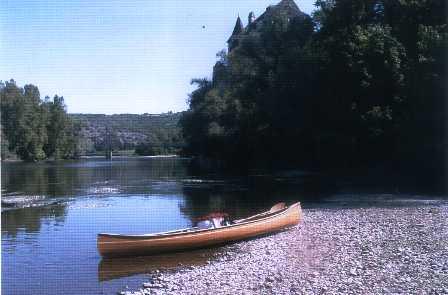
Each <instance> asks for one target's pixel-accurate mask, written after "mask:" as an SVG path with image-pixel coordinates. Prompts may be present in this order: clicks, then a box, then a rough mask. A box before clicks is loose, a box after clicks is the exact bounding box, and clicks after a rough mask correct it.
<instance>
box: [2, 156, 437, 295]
mask: <svg viewBox="0 0 448 295" xmlns="http://www.w3.org/2000/svg"><path fill="white" fill-rule="evenodd" d="M187 166H188V160H187V159H181V158H115V159H114V160H112V161H108V160H103V159H101V158H96V159H95V158H93V159H83V160H78V161H64V162H52V163H40V164H27V163H20V162H9V163H2V171H1V172H2V174H1V178H2V179H1V180H2V213H1V215H2V219H1V228H2V273H1V282H2V290H1V291H2V294H116V292H117V291H119V290H125V289H126V287H128V288H129V289H134V290H135V289H137V288H139V287H140V286H141V283H142V282H143V281H145V280H147V278H148V273H151V272H152V271H154V270H155V269H160V268H165V269H166V268H168V269H172V268H176V267H178V266H179V265H200V264H204V263H205V262H206V261H207V260H208V259H214V258H216V257H219V253H220V251H221V250H220V248H214V249H208V250H198V251H194V252H185V253H176V254H166V255H160V256H152V257H140V258H125V259H112V260H102V259H101V257H100V256H99V254H98V252H97V249H96V235H97V234H98V233H100V232H112V233H123V234H143V233H154V232H159V231H167V230H174V229H179V228H183V227H188V226H191V225H192V223H193V222H194V220H195V219H196V218H197V217H199V216H202V215H204V214H207V213H210V212H212V211H224V212H227V213H229V214H230V215H231V216H233V217H234V218H240V217H243V216H247V215H248V214H252V213H256V212H259V211H261V210H264V209H267V208H269V207H270V206H272V205H273V204H274V203H275V202H278V201H290V202H292V201H297V200H299V201H302V206H304V207H310V206H326V207H332V206H336V207H338V206H339V207H341V206H342V207H346V206H349V207H350V206H378V205H379V206H389V205H393V206H403V205H405V206H409V205H410V204H412V203H416V204H420V205H421V204H422V202H423V203H428V204H432V203H431V202H433V200H430V198H429V197H427V196H424V195H423V196H416V195H409V194H401V195H399V194H398V195H397V193H396V192H394V193H392V194H381V193H372V192H373V191H372V189H371V188H370V189H367V191H368V192H369V193H367V194H366V193H365V192H359V191H358V193H350V192H348V193H347V191H345V192H344V190H341V188H340V187H339V188H338V192H337V193H336V190H335V187H334V186H333V185H331V184H329V183H328V182H326V181H322V179H321V178H320V177H318V176H316V175H309V174H308V175H307V174H303V173H301V172H299V171H295V172H294V173H292V174H291V173H289V174H286V175H281V174H280V175H277V176H275V177H273V176H265V175H253V176H251V177H246V178H239V177H222V176H218V175H205V176H204V175H202V176H199V175H195V174H193V173H191V172H189V170H188V169H187ZM343 187H345V189H346V188H347V185H346V184H344V185H343ZM395 191H396V189H395ZM313 200H320V201H319V203H317V202H314V201H313ZM323 200H325V201H323ZM322 204H324V205H322ZM30 292H31V293H30Z"/></svg>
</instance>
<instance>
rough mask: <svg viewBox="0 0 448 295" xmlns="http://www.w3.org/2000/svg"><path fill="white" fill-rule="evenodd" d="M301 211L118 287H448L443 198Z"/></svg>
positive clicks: (447, 206) (258, 290)
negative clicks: (213, 254) (278, 227)
mask: <svg viewBox="0 0 448 295" xmlns="http://www.w3.org/2000/svg"><path fill="white" fill-rule="evenodd" d="M303 213H304V215H303V220H302V221H301V223H300V224H299V225H298V226H296V227H294V228H292V229H290V230H288V231H284V232H281V233H278V234H275V235H271V236H267V237H263V238H259V239H254V240H249V241H244V242H240V243H236V244H232V245H229V246H225V247H223V250H224V254H223V255H221V256H219V257H218V258H216V259H213V260H211V261H209V262H208V263H207V265H205V266H200V267H183V268H179V269H177V270H175V271H167V272H163V271H162V272H159V271H155V272H153V273H152V274H150V277H149V278H148V281H147V282H145V283H144V284H143V285H142V288H141V289H140V290H135V291H133V292H130V291H126V292H119V294H134V295H135V294H448V202H447V201H446V200H432V201H430V200H428V201H424V200H418V201H415V200H405V199H401V200H400V201H395V200H394V199H393V198H387V197H383V198H378V199H374V200H373V201H372V198H367V199H366V200H357V202H352V201H348V202H347V201H345V200H344V198H343V197H342V198H339V199H338V200H336V201H335V202H334V203H332V204H330V205H328V204H327V206H322V208H319V207H315V208H312V209H306V208H305V209H303Z"/></svg>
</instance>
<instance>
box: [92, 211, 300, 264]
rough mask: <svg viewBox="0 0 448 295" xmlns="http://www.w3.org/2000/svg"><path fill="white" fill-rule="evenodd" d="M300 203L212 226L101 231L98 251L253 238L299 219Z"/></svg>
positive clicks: (120, 252) (111, 253) (128, 252)
mask: <svg viewBox="0 0 448 295" xmlns="http://www.w3.org/2000/svg"><path fill="white" fill-rule="evenodd" d="M301 215H302V211H301V207H300V203H295V204H293V205H291V206H288V207H287V206H286V205H285V204H284V203H279V204H277V205H275V206H273V207H272V208H271V210H269V211H267V212H263V213H260V214H257V215H254V216H250V217H248V218H245V219H240V220H235V221H234V223H233V224H231V225H227V226H222V227H218V228H212V229H199V228H188V229H182V230H176V231H169V232H163V233H156V234H148V235H120V234H104V233H101V234H98V241H97V242H98V251H99V253H100V254H101V255H102V256H103V257H115V256H136V255H150V254H158V253H163V252H174V251H181V250H188V249H195V248H202V247H209V246H213V245H220V244H225V243H229V242H233V241H239V240H244V239H248V238H253V237H256V236H259V235H264V234H269V233H273V232H276V231H280V230H282V229H285V228H287V227H291V226H294V225H296V224H298V223H299V221H300V219H301Z"/></svg>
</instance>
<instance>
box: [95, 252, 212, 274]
mask: <svg viewBox="0 0 448 295" xmlns="http://www.w3.org/2000/svg"><path fill="white" fill-rule="evenodd" d="M219 254H220V249H219V248H210V249H202V250H195V251H188V252H177V253H167V254H163V255H162V254H161V255H153V256H142V257H126V258H113V259H112V258H111V259H101V261H100V263H99V264H98V281H100V282H102V281H109V280H114V279H118V278H123V277H128V276H131V275H135V274H147V273H151V272H154V271H155V270H172V269H176V268H179V267H185V266H200V265H205V264H206V263H207V261H209V260H211V259H213V258H214V257H216V256H218V255H219Z"/></svg>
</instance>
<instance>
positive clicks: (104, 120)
mask: <svg viewBox="0 0 448 295" xmlns="http://www.w3.org/2000/svg"><path fill="white" fill-rule="evenodd" d="M181 115H182V113H171V112H169V113H164V114H157V115H153V114H143V115H136V114H119V115H103V114H70V117H71V118H72V119H73V120H74V121H75V122H79V123H80V125H81V134H82V137H83V139H84V141H85V143H84V146H85V148H84V149H85V150H86V152H87V153H94V152H97V151H103V150H104V149H105V148H106V147H107V145H108V143H109V142H110V143H111V144H112V146H113V149H114V150H131V149H135V148H136V147H138V146H142V145H146V146H148V145H150V146H152V147H154V148H156V149H157V152H156V153H157V154H163V153H172V152H175V151H176V150H178V149H179V148H180V146H182V144H183V143H182V138H181V135H180V128H179V127H178V122H179V119H180V117H181Z"/></svg>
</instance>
